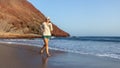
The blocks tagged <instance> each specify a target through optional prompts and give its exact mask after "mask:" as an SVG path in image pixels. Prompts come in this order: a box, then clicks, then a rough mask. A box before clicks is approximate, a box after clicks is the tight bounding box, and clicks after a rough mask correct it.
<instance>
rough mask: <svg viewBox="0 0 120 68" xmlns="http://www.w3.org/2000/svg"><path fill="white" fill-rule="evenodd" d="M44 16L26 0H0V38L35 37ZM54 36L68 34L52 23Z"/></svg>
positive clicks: (38, 32)
mask: <svg viewBox="0 0 120 68" xmlns="http://www.w3.org/2000/svg"><path fill="white" fill-rule="evenodd" d="M44 20H45V16H44V15H43V14H42V13H41V12H40V11H39V10H37V9H36V8H35V7H34V6H33V5H32V4H31V3H29V2H28V1H27V0H0V38H6V37H7V38H12V37H13V38H20V37H35V36H38V35H41V33H40V29H39V26H40V24H41V23H42V22H43V21H44ZM53 28H54V31H53V35H54V36H63V37H66V36H69V34H68V33H66V32H64V31H63V30H61V29H60V28H58V27H57V26H56V25H54V24H53Z"/></svg>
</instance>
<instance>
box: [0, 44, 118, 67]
mask: <svg viewBox="0 0 120 68" xmlns="http://www.w3.org/2000/svg"><path fill="white" fill-rule="evenodd" d="M39 49H40V48H39V47H35V46H28V45H20V44H14V45H13V44H5V43H0V68H120V60H117V59H112V58H107V57H97V56H92V55H81V54H75V53H68V52H62V51H55V50H50V52H51V54H52V56H51V57H46V55H45V54H43V55H40V54H39Z"/></svg>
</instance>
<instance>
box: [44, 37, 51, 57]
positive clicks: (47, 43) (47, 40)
mask: <svg viewBox="0 0 120 68" xmlns="http://www.w3.org/2000/svg"><path fill="white" fill-rule="evenodd" d="M44 42H45V49H46V53H47V56H50V53H49V47H48V45H49V39H47V38H45V39H44Z"/></svg>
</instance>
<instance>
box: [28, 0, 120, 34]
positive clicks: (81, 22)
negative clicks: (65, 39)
mask: <svg viewBox="0 0 120 68" xmlns="http://www.w3.org/2000/svg"><path fill="white" fill-rule="evenodd" d="M28 1H29V2H30V3H32V4H33V5H34V6H35V7H36V8H37V9H38V10H39V11H41V12H42V13H43V14H44V15H45V16H46V17H50V19H51V21H52V22H53V23H54V24H56V25H57V26H58V27H59V28H61V29H63V30H64V31H66V32H68V33H69V34H70V35H71V36H120V0H28Z"/></svg>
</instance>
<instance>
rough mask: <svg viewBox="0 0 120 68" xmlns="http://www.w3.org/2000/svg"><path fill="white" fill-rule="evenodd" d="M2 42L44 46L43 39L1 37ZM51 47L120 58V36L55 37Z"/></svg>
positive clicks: (52, 39)
mask: <svg viewBox="0 0 120 68" xmlns="http://www.w3.org/2000/svg"><path fill="white" fill-rule="evenodd" d="M0 42H2V43H8V44H27V45H29V46H37V47H42V45H43V44H44V43H43V40H42V39H0ZM49 48H50V49H53V50H60V51H65V52H71V53H79V54H89V55H94V56H101V57H109V58H115V59H119V60H120V37H78V36H73V37H67V38H63V37H57V38H56V37H53V38H51V40H50V42H49Z"/></svg>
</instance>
